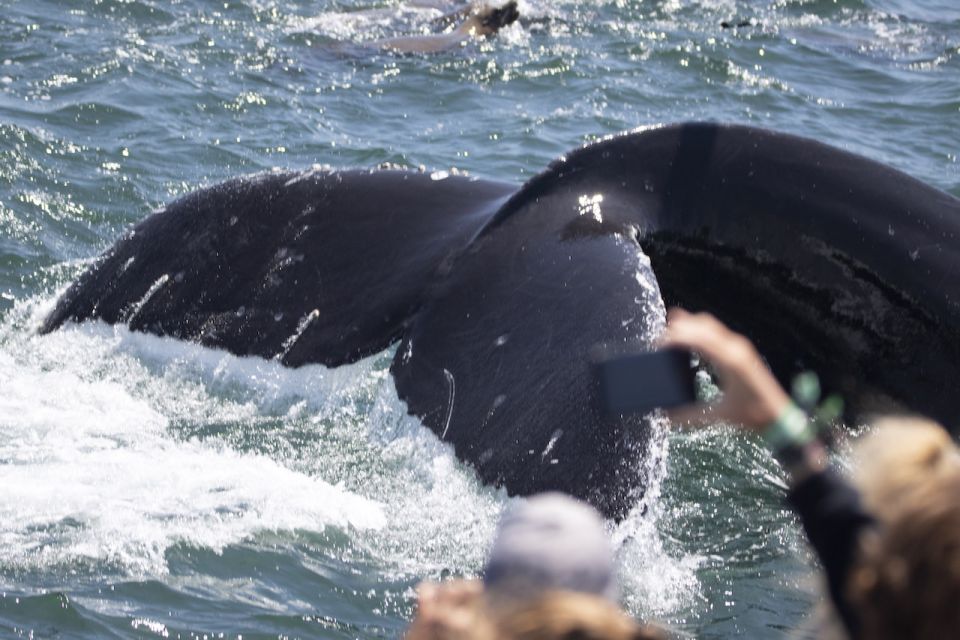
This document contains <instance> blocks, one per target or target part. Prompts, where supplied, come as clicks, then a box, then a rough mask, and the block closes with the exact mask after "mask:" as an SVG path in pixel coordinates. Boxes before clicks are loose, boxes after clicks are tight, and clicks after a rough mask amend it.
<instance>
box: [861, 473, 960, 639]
mask: <svg viewBox="0 0 960 640" xmlns="http://www.w3.org/2000/svg"><path fill="white" fill-rule="evenodd" d="M847 592H848V597H849V598H850V602H851V603H852V604H853V606H854V607H855V608H856V610H857V612H858V614H859V617H860V622H861V627H862V632H861V636H862V637H863V638H870V639H871V640H887V639H890V640H893V639H894V638H916V639H924V640H925V639H930V640H933V639H939V638H948V637H954V636H955V635H956V633H957V630H958V629H960V469H957V468H956V467H954V468H951V469H946V470H941V471H940V472H938V473H937V474H935V475H933V476H931V477H930V478H929V480H928V481H927V482H925V483H923V484H922V485H917V486H915V487H914V488H913V489H912V490H911V491H910V494H909V499H908V500H906V501H905V502H903V503H901V504H899V505H897V506H896V507H891V508H889V509H887V513H886V515H885V516H884V517H883V523H882V529H881V530H880V531H878V532H877V533H876V534H874V535H869V536H868V537H867V538H866V539H865V540H863V544H862V549H861V556H860V558H859V561H858V563H857V565H856V568H855V569H854V571H853V573H852V574H851V577H850V580H849V583H848V585H847Z"/></svg>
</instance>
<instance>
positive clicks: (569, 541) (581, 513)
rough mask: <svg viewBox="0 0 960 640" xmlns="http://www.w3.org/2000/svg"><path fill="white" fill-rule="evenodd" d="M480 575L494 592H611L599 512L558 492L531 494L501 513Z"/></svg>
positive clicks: (609, 558)
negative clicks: (488, 555)
mask: <svg viewBox="0 0 960 640" xmlns="http://www.w3.org/2000/svg"><path fill="white" fill-rule="evenodd" d="M483 580H484V584H485V586H486V589H487V591H488V592H490V593H491V595H492V596H494V597H495V596H496V594H498V593H500V594H507V597H512V594H523V595H524V596H533V595H536V594H537V593H539V592H543V591H547V590H565V591H578V592H583V593H589V594H593V595H598V596H603V597H606V598H610V599H616V597H617V582H616V572H615V570H614V559H613V549H612V548H611V545H610V539H609V537H608V536H607V533H606V531H605V530H604V527H603V520H602V519H601V517H600V514H599V513H597V511H596V510H595V509H593V508H592V507H590V506H589V505H586V504H584V503H582V502H579V501H577V500H575V499H574V498H571V497H569V496H567V495H564V494H561V493H545V494H541V495H538V496H533V497H531V498H528V499H526V500H523V501H520V502H518V503H516V504H514V505H513V506H512V507H511V508H510V509H509V510H508V511H507V512H506V514H505V515H504V516H503V518H502V519H501V520H500V525H499V527H498V528H497V533H496V536H495V538H494V542H493V547H492V549H491V550H490V557H489V559H488V560H487V565H486V567H485V569H484V572H483Z"/></svg>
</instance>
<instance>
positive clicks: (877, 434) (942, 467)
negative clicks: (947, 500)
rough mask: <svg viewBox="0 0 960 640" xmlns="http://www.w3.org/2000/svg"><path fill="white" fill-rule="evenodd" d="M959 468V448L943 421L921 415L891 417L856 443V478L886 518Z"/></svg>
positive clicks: (878, 513)
mask: <svg viewBox="0 0 960 640" xmlns="http://www.w3.org/2000/svg"><path fill="white" fill-rule="evenodd" d="M958 468H960V452H958V449H957V446H956V445H955V444H954V442H953V440H952V439H951V438H950V434H948V433H947V431H946V429H944V428H943V427H941V426H940V425H939V424H937V423H935V422H933V421H931V420H927V419H925V418H918V417H887V418H883V419H880V420H878V421H877V422H876V423H875V424H874V430H873V432H872V433H870V434H869V435H867V436H866V437H864V438H862V439H861V440H860V441H859V442H857V444H856V448H855V453H854V469H855V477H854V480H855V482H856V484H857V488H858V489H859V490H860V493H861V495H862V496H863V500H864V504H865V506H866V507H867V508H868V509H869V510H870V512H871V513H873V514H874V515H875V516H876V517H878V518H880V519H881V520H886V519H887V517H888V516H889V515H890V512H891V511H896V510H898V509H899V508H900V506H901V505H902V504H903V503H904V502H905V501H907V500H909V499H910V498H909V494H910V493H911V492H913V491H914V490H916V489H917V488H918V487H923V486H925V485H926V484H927V483H929V482H930V481H931V480H934V479H936V478H938V477H940V476H942V475H943V474H945V473H952V472H953V471H955V470H957V469H958Z"/></svg>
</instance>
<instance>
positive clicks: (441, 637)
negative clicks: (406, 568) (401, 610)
mask: <svg viewBox="0 0 960 640" xmlns="http://www.w3.org/2000/svg"><path fill="white" fill-rule="evenodd" d="M482 598H483V583H482V582H481V581H479V580H450V581H448V582H421V583H420V584H419V585H418V586H417V615H416V617H415V618H414V619H413V622H411V623H410V628H409V629H407V634H406V640H448V639H449V640H453V639H455V638H458V639H463V638H470V637H476V636H475V635H474V633H475V632H476V631H477V626H478V625H480V624H481V623H482V622H483V620H482V619H481V618H482V614H481V611H480V608H481V602H482Z"/></svg>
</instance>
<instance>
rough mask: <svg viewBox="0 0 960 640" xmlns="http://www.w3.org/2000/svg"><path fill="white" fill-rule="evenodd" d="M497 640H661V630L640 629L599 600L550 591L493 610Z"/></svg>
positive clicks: (566, 592)
mask: <svg viewBox="0 0 960 640" xmlns="http://www.w3.org/2000/svg"><path fill="white" fill-rule="evenodd" d="M493 618H494V620H495V623H494V624H495V627H496V630H497V631H496V634H497V636H496V637H497V638H498V639H499V640H662V639H664V638H666V635H665V634H664V633H663V631H662V630H660V629H658V628H656V627H652V626H646V625H641V624H640V623H638V622H637V621H636V620H634V619H633V618H631V617H630V616H628V615H627V614H626V613H624V612H623V611H621V610H620V609H619V608H618V607H617V606H616V605H615V604H613V603H612V602H610V601H609V600H607V599H606V598H601V597H599V596H595V595H590V594H586V593H579V592H573V591H553V592H547V593H545V594H544V595H542V596H540V597H537V598H535V599H534V600H531V601H529V602H527V603H523V604H521V605H518V606H514V607H501V608H497V609H495V610H494V614H493Z"/></svg>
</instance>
